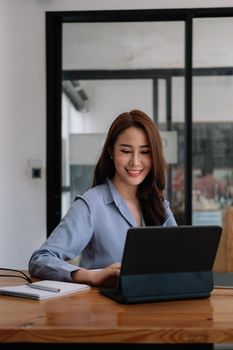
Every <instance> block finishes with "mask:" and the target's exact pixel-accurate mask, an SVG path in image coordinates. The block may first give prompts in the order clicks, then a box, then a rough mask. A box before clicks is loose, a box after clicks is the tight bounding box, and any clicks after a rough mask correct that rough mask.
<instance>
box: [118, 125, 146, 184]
mask: <svg viewBox="0 0 233 350" xmlns="http://www.w3.org/2000/svg"><path fill="white" fill-rule="evenodd" d="M112 156H113V161H114V165H115V168H116V173H115V175H114V179H113V180H114V182H117V183H118V184H124V185H129V186H138V185H139V184H140V183H141V182H142V181H143V180H144V179H145V177H146V176H147V175H148V173H149V172H150V170H151V166H152V159H151V148H150V145H149V140H148V137H147V135H146V133H145V131H144V130H143V129H141V128H136V127H130V128H128V129H125V130H124V131H123V132H122V133H121V134H119V136H118V138H117V140H116V142H115V145H114V148H113V154H112Z"/></svg>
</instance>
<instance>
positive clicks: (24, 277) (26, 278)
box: [0, 267, 32, 283]
mask: <svg viewBox="0 0 233 350" xmlns="http://www.w3.org/2000/svg"><path fill="white" fill-rule="evenodd" d="M0 270H4V271H13V272H17V273H21V274H22V275H23V276H18V275H0V277H18V278H23V279H24V280H26V281H27V282H29V283H32V280H31V279H30V277H28V276H27V275H26V274H25V273H24V272H23V271H20V270H16V269H7V268H4V267H0Z"/></svg>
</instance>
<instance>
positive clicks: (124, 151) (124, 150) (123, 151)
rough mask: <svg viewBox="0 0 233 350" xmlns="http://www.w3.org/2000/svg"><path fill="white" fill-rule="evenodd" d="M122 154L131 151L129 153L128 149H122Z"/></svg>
mask: <svg viewBox="0 0 233 350" xmlns="http://www.w3.org/2000/svg"><path fill="white" fill-rule="evenodd" d="M121 152H122V153H131V151H128V150H126V149H122V150H121Z"/></svg>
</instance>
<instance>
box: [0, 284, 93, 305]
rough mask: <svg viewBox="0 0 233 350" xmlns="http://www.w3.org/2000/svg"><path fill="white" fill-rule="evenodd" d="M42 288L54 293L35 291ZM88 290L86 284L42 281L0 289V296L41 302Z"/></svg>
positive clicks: (41, 290) (42, 290)
mask: <svg viewBox="0 0 233 350" xmlns="http://www.w3.org/2000/svg"><path fill="white" fill-rule="evenodd" d="M33 287H34V288H33ZM35 287H36V288H35ZM43 287H44V288H45V289H46V288H48V289H50V288H52V290H54V291H50V290H44V289H37V288H43ZM88 289H90V286H89V285H87V284H80V283H70V282H60V281H50V280H43V281H39V282H34V283H30V284H24V285H19V286H8V287H0V295H8V296H13V297H20V298H27V299H35V300H43V299H48V298H54V297H59V296H62V295H65V294H70V293H77V292H82V291H85V290H88Z"/></svg>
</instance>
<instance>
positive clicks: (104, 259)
mask: <svg viewBox="0 0 233 350" xmlns="http://www.w3.org/2000/svg"><path fill="white" fill-rule="evenodd" d="M164 188H165V160H164V157H163V152H162V143H161V138H160V134H159V130H158V128H157V127H156V125H155V124H154V122H153V121H152V119H151V118H150V117H148V116H147V115H146V114H145V113H144V112H142V111H139V110H132V111H131V112H125V113H122V114H120V115H119V116H118V117H117V118H116V119H115V120H114V121H113V123H112V125H111V126H110V129H109V131H108V134H107V138H106V141H105V144H104V147H103V150H102V153H101V155H100V158H99V160H98V162H97V165H96V168H95V172H94V180H93V185H92V188H91V189H89V190H88V191H86V192H85V193H84V194H83V195H82V196H78V198H77V200H76V201H75V202H74V203H73V205H72V206H71V207H70V209H69V210H68V212H67V214H66V215H65V216H64V218H63V219H62V220H61V222H60V223H59V225H58V226H57V227H56V228H55V229H54V231H53V232H52V234H51V235H50V236H49V238H48V239H47V240H46V241H45V243H44V244H43V245H42V246H41V248H40V249H38V250H37V251H35V252H34V253H33V254H32V257H31V259H30V261H29V272H30V274H31V275H33V276H36V277H39V278H43V279H54V280H63V281H71V282H77V283H86V284H89V285H93V286H109V285H115V284H116V283H117V280H118V276H119V272H120V262H121V259H122V253H123V249H124V243H125V238H126V233H127V230H128V228H129V227H132V226H141V225H147V226H149V225H150V226H155V225H163V226H174V225H176V221H175V219H174V216H173V214H172V212H171V209H170V206H169V203H168V201H167V200H166V199H165V198H164ZM79 255H80V256H81V259H80V266H75V265H72V264H71V263H69V260H70V259H73V258H74V257H76V256H79Z"/></svg>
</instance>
